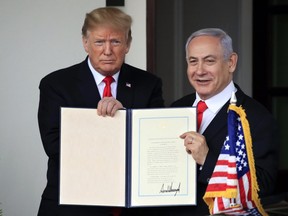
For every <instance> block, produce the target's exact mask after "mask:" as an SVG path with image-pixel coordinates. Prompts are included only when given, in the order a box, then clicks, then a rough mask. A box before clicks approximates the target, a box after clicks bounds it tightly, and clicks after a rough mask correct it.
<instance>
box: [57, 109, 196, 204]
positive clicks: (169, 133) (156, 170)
mask: <svg viewBox="0 0 288 216" xmlns="http://www.w3.org/2000/svg"><path fill="white" fill-rule="evenodd" d="M195 130H196V108H194V107H193V108H192V107H189V108H161V109H132V110H131V109H128V110H119V111H117V113H116V115H115V116H114V117H102V116H98V115H97V110H96V109H82V108H61V149H60V204H72V205H98V206H122V207H140V206H141V207H145V206H171V205H195V204H196V163H195V161H194V160H193V159H192V157H191V155H189V154H187V152H186V151H185V147H184V142H183V140H182V139H181V138H179V136H180V135H181V134H182V133H184V132H187V131H195Z"/></svg>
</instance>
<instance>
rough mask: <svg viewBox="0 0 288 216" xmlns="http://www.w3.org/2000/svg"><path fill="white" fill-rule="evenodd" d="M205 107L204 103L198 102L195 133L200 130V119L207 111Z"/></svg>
mask: <svg viewBox="0 0 288 216" xmlns="http://www.w3.org/2000/svg"><path fill="white" fill-rule="evenodd" d="M207 108H208V107H207V105H206V103H205V102H204V101H201V100H200V101H199V102H198V104H197V131H198V130H199V128H200V125H201V122H202V117H203V112H204V111H205V110H206V109H207Z"/></svg>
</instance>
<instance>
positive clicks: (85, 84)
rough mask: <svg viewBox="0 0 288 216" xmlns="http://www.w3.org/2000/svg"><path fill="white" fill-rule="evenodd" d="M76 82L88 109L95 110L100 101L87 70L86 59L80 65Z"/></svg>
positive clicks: (89, 72)
mask: <svg viewBox="0 0 288 216" xmlns="http://www.w3.org/2000/svg"><path fill="white" fill-rule="evenodd" d="M77 79H78V81H79V82H77V84H78V86H79V90H80V92H81V95H82V99H83V100H84V102H85V104H87V106H88V107H91V108H96V107H97V104H98V102H99V100H100V99H101V97H100V94H99V91H98V88H97V85H96V83H95V79H94V77H93V74H92V72H91V71H90V69H89V66H88V63H87V58H86V60H85V61H83V62H82V63H81V64H80V69H79V71H78V74H77Z"/></svg>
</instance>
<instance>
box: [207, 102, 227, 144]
mask: <svg viewBox="0 0 288 216" xmlns="http://www.w3.org/2000/svg"><path fill="white" fill-rule="evenodd" d="M228 105H229V101H228V102H227V103H226V104H225V105H224V106H223V107H222V108H221V110H220V111H219V112H218V114H217V115H216V116H215V118H214V119H213V120H212V121H211V123H210V124H209V125H208V127H207V128H206V130H205V131H204V133H203V136H205V138H206V141H207V143H213V141H212V140H213V138H214V137H215V136H216V135H218V134H219V133H221V132H223V130H224V131H225V133H227V132H226V129H225V128H226V127H227V109H228ZM223 142H224V139H223ZM223 142H220V143H217V148H219V149H220V148H221V147H222V145H223ZM213 145H214V144H213Z"/></svg>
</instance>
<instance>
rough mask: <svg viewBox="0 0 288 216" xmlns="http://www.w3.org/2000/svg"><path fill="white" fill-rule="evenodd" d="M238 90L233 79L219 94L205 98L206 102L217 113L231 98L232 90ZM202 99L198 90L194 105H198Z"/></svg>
mask: <svg viewBox="0 0 288 216" xmlns="http://www.w3.org/2000/svg"><path fill="white" fill-rule="evenodd" d="M233 91H234V92H236V91H237V88H236V87H235V85H234V83H233V81H231V82H230V83H229V85H227V86H226V88H225V89H223V91H221V92H219V93H218V94H217V95H214V96H213V97H211V98H209V99H207V100H205V103H206V105H207V107H208V109H209V110H211V111H212V112H213V113H214V114H216V113H217V112H218V111H219V110H220V109H221V108H222V107H223V106H224V104H225V103H226V102H227V101H228V100H229V99H230V98H231V95H232V92H233ZM200 100H201V98H200V97H199V95H198V93H197V92H196V100H195V101H194V103H193V106H197V103H198V102H199V101H200Z"/></svg>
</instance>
